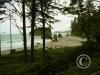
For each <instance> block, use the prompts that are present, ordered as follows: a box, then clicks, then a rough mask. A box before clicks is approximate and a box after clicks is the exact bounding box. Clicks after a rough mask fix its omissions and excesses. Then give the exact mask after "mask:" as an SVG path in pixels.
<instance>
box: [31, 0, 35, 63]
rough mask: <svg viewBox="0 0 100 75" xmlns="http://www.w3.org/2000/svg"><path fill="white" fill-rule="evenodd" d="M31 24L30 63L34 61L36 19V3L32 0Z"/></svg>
mask: <svg viewBox="0 0 100 75" xmlns="http://www.w3.org/2000/svg"><path fill="white" fill-rule="evenodd" d="M31 12H32V22H31V62H33V61H34V28H35V17H36V1H35V0H32V9H31Z"/></svg>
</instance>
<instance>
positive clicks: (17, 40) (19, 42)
mask: <svg viewBox="0 0 100 75" xmlns="http://www.w3.org/2000/svg"><path fill="white" fill-rule="evenodd" d="M50 41H51V40H50V39H46V42H50ZM37 43H41V44H42V39H41V36H35V45H36V44H37ZM30 46H31V36H30V35H27V47H30ZM12 48H13V49H16V48H23V37H22V35H20V34H12ZM9 49H10V35H9V34H3V35H1V50H2V51H4V50H9Z"/></svg>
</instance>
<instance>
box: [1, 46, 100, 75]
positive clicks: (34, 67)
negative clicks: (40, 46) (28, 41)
mask: <svg viewBox="0 0 100 75" xmlns="http://www.w3.org/2000/svg"><path fill="white" fill-rule="evenodd" d="M87 49H88V50H90V49H93V50H95V48H89V47H83V46H82V47H81V46H78V47H66V48H58V49H53V50H50V49H49V50H46V56H45V59H43V58H42V50H35V61H34V63H30V57H31V56H30V51H28V64H24V54H23V51H18V52H16V53H13V54H8V55H2V56H1V57H0V75H91V74H92V73H94V72H96V71H100V52H99V53H98V51H97V52H96V51H94V52H92V53H91V52H88V51H87ZM85 50H86V51H85ZM82 53H86V54H89V56H90V57H91V60H92V63H91V66H90V67H89V68H88V69H85V70H82V69H80V68H78V67H77V65H76V58H77V56H78V55H80V54H82Z"/></svg>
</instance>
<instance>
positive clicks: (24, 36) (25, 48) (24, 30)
mask: <svg viewBox="0 0 100 75" xmlns="http://www.w3.org/2000/svg"><path fill="white" fill-rule="evenodd" d="M22 10H23V42H24V56H25V58H24V59H25V63H27V37H26V21H25V0H23V1H22Z"/></svg>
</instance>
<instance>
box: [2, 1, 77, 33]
mask: <svg viewBox="0 0 100 75" xmlns="http://www.w3.org/2000/svg"><path fill="white" fill-rule="evenodd" d="M60 2H61V3H63V2H64V0H60ZM67 4H69V0H68V2H67ZM2 17H5V16H4V15H2ZM74 17H75V16H73V15H71V14H66V15H62V14H59V15H57V16H55V18H57V19H58V20H60V22H57V23H54V24H53V25H52V27H53V30H52V31H68V30H71V28H70V26H71V21H72V20H73V19H74ZM14 19H16V21H17V24H18V26H20V27H22V21H21V19H19V18H18V16H16V15H14ZM26 25H28V26H29V22H28V20H27V23H26ZM0 28H1V29H0V33H2V34H9V33H10V20H9V19H6V20H5V22H4V23H1V22H0ZM29 32H30V29H29V28H28V29H27V33H29ZM19 33H20V32H19V31H18V29H17V27H16V26H14V25H13V24H12V34H19Z"/></svg>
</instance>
